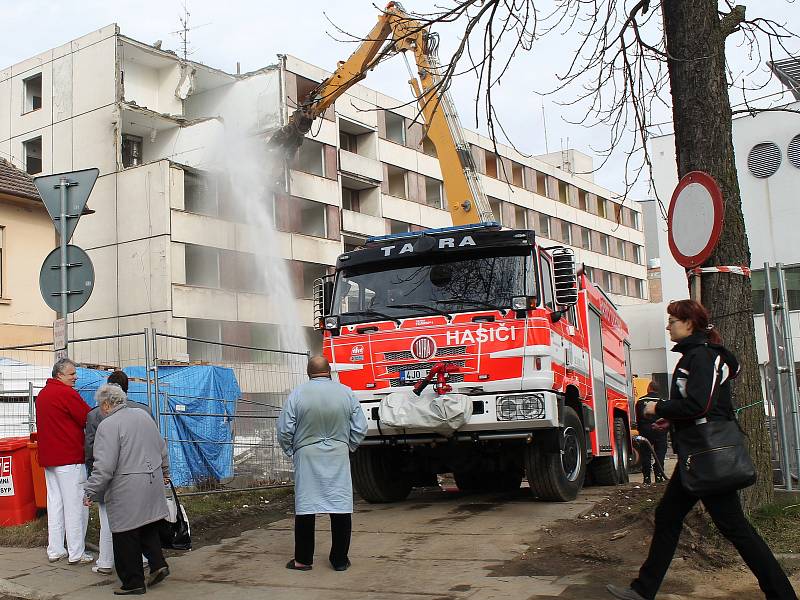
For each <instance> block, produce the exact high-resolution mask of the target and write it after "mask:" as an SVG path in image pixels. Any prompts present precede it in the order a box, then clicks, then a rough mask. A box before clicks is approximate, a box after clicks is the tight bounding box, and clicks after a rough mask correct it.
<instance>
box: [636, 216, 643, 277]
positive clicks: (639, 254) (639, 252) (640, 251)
mask: <svg viewBox="0 0 800 600" xmlns="http://www.w3.org/2000/svg"><path fill="white" fill-rule="evenodd" d="M633 214H634V215H635V214H636V213H633ZM633 262H635V263H636V264H637V265H643V264H644V252H643V248H642V247H641V246H637V245H636V244H634V245H633Z"/></svg>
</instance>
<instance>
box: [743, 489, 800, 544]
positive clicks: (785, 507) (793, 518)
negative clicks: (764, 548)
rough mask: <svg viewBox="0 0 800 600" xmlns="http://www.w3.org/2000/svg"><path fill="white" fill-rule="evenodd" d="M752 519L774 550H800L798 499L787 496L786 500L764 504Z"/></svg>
mask: <svg viewBox="0 0 800 600" xmlns="http://www.w3.org/2000/svg"><path fill="white" fill-rule="evenodd" d="M750 519H751V521H752V522H753V525H754V526H755V527H756V529H758V531H759V533H760V534H761V536H762V537H763V538H764V539H765V540H766V541H767V543H768V544H769V546H770V548H772V551H773V552H775V553H778V554H790V553H797V552H798V551H800V503H798V501H797V500H796V499H790V498H786V500H785V501H784V502H776V503H773V504H768V505H766V506H762V507H761V508H759V509H758V510H757V511H754V512H753V513H752V514H751V515H750Z"/></svg>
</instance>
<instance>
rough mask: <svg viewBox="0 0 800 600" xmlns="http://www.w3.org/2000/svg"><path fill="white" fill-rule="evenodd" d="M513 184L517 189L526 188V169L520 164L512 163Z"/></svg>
mask: <svg viewBox="0 0 800 600" xmlns="http://www.w3.org/2000/svg"><path fill="white" fill-rule="evenodd" d="M511 183H513V184H514V185H515V186H517V187H521V188H524V187H525V169H524V168H523V167H522V165H521V164H519V163H511Z"/></svg>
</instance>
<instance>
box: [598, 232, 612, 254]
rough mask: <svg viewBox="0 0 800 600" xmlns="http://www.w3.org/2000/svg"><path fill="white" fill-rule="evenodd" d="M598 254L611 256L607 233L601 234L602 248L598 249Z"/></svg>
mask: <svg viewBox="0 0 800 600" xmlns="http://www.w3.org/2000/svg"><path fill="white" fill-rule="evenodd" d="M598 252H600V253H601V254H605V255H606V256H608V255H609V254H610V252H609V247H608V236H607V235H606V234H605V233H601V234H600V248H598Z"/></svg>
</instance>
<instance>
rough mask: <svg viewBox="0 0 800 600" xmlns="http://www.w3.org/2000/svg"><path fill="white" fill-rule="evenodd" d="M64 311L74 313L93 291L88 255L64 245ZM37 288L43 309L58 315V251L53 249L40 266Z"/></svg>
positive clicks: (92, 277)
mask: <svg viewBox="0 0 800 600" xmlns="http://www.w3.org/2000/svg"><path fill="white" fill-rule="evenodd" d="M67 265H68V268H67V290H69V295H68V296H67V312H71V313H72V312H75V311H76V310H78V309H79V308H80V307H81V306H83V305H84V304H86V302H87V301H88V300H89V296H91V295H92V290H93V289H94V265H92V261H91V260H90V259H89V255H88V254H86V252H85V251H84V250H83V248H78V246H73V245H71V244H69V245H68V246H67ZM39 289H40V290H41V291H42V298H44V301H45V303H46V304H47V306H49V307H50V308H52V309H53V310H54V311H56V312H61V248H56V249H55V250H53V251H52V252H51V253H50V254H48V255H47V258H45V259H44V262H43V263H42V269H41V271H39Z"/></svg>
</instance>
